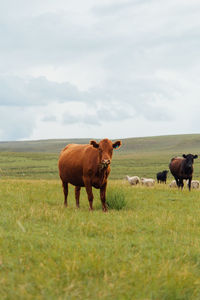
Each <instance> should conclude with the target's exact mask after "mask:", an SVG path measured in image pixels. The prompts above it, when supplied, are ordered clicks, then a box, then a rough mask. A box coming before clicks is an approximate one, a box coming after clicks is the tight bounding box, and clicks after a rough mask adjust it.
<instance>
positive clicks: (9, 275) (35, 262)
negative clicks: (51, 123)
mask: <svg viewBox="0 0 200 300" xmlns="http://www.w3.org/2000/svg"><path fill="white" fill-rule="evenodd" d="M199 141H200V135H190V136H189V135H186V136H177V137H176V138H174V136H170V137H156V138H146V139H145V138H141V139H127V140H124V141H123V142H124V147H122V149H120V150H119V151H116V152H115V153H114V156H113V160H112V166H111V169H112V172H111V175H110V177H109V183H108V194H109V195H112V194H113V193H117V194H122V195H124V198H125V201H126V206H125V207H124V208H123V209H122V210H119V211H118V210H114V209H112V210H109V212H108V213H106V214H104V213H102V211H101V203H100V200H99V191H98V190H94V196H95V200H94V209H95V211H94V212H92V213H91V212H89V210H88V208H89V205H88V201H87V196H86V193H85V190H84V189H82V191H81V199H80V205H81V208H80V210H77V209H76V208H75V199H74V190H73V187H71V186H70V190H69V207H68V208H67V209H66V208H64V206H63V200H64V199H63V193H62V188H61V182H60V180H59V178H58V169H57V161H58V156H59V151H60V146H61V144H62V143H63V146H64V145H65V144H66V141H63V140H62V141H60V143H61V144H59V143H58V141H57V140H56V141H50V140H49V141H37V142H16V143H17V144H15V143H14V142H12V143H0V299H20V300H21V299H67V300H68V299H145V300H146V299H155V300H158V299H170V300H171V299H200V252H199V249H200V235H199V232H200V218H199V214H200V191H199V190H192V191H191V192H189V191H188V190H187V189H186V188H184V190H183V191H179V190H178V189H176V188H175V189H170V188H169V186H168V184H167V185H164V184H162V185H158V184H156V186H155V187H153V188H145V187H142V186H138V187H132V186H130V185H129V184H128V182H127V181H125V180H124V177H125V175H129V176H133V175H138V176H140V177H141V176H144V177H145V176H146V177H153V178H155V176H156V173H157V172H158V171H161V170H163V169H167V168H168V164H169V161H170V159H171V157H173V156H175V155H181V154H182V153H184V152H186V153H193V154H199V153H198V149H199V148H198V147H199V146H200V144H199ZM76 142H80V140H77V141H76ZM137 143H138V144H137ZM170 143H171V146H170ZM63 146H62V147H63ZM62 147H61V148H62ZM56 149H57V150H56ZM58 149H59V151H58ZM194 178H195V179H199V178H200V159H197V160H195V163H194ZM171 180H172V176H171V175H169V178H168V183H169V182H170V181H171Z"/></svg>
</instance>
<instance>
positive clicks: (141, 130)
mask: <svg viewBox="0 0 200 300" xmlns="http://www.w3.org/2000/svg"><path fill="white" fill-rule="evenodd" d="M0 37H1V42H0V140H1V141H4V140H28V139H50V138H81V137H93V138H94V137H96V138H104V137H108V138H112V139H116V138H126V137H136V136H137V137H138V136H154V135H166V134H179V133H200V125H199V124H200V1H199V0H168V1H164V0H95V1H93V0H84V1H83V0H67V1H66V0H56V1H55V0H42V1H41V0H34V1H33V0H29V1H27V0H17V1H16V0H6V1H5V0H0Z"/></svg>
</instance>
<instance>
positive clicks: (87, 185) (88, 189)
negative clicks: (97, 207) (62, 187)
mask: <svg viewBox="0 0 200 300" xmlns="http://www.w3.org/2000/svg"><path fill="white" fill-rule="evenodd" d="M84 183H85V188H86V192H87V195H88V201H89V205H90V210H93V199H94V196H93V193H92V185H91V183H90V181H89V180H87V179H86V180H84Z"/></svg>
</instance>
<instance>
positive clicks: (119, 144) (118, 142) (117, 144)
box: [112, 141, 122, 149]
mask: <svg viewBox="0 0 200 300" xmlns="http://www.w3.org/2000/svg"><path fill="white" fill-rule="evenodd" d="M121 144H122V142H121V141H117V142H115V143H113V145H112V146H113V148H114V149H118V148H120V147H121Z"/></svg>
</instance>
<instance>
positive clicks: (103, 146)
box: [90, 139, 122, 169]
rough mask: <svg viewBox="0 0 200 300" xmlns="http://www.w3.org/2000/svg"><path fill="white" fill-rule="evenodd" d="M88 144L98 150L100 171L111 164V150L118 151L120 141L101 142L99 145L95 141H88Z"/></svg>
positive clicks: (106, 140)
mask: <svg viewBox="0 0 200 300" xmlns="http://www.w3.org/2000/svg"><path fill="white" fill-rule="evenodd" d="M90 144H91V145H92V146H93V147H94V148H96V149H98V151H99V161H100V164H101V167H102V169H104V168H107V167H108V166H109V164H110V163H111V159H112V154H113V149H118V148H120V147H121V144H122V143H121V141H117V142H115V143H113V142H112V141H110V140H109V139H104V140H101V141H100V142H99V143H97V142H96V141H90Z"/></svg>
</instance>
